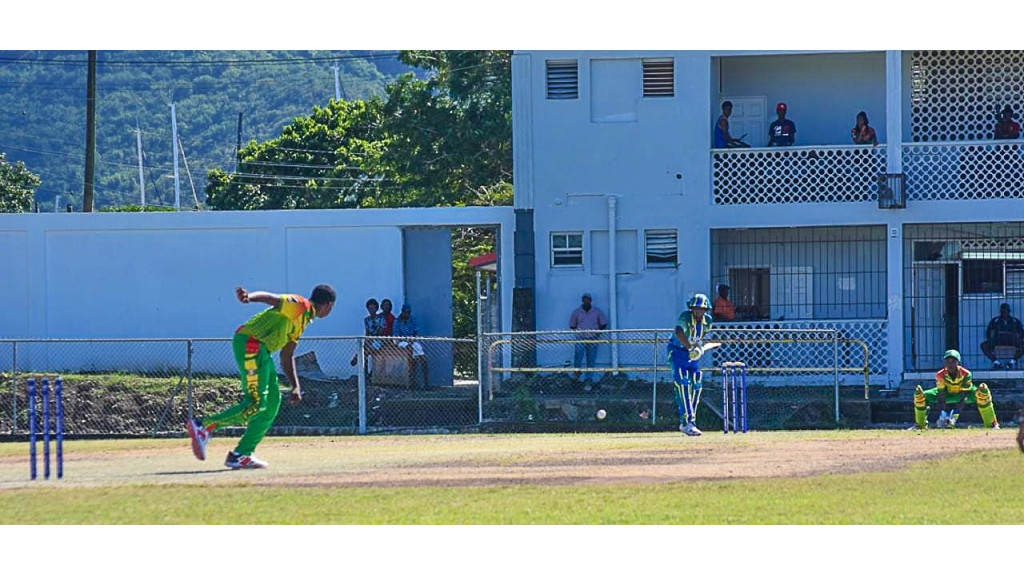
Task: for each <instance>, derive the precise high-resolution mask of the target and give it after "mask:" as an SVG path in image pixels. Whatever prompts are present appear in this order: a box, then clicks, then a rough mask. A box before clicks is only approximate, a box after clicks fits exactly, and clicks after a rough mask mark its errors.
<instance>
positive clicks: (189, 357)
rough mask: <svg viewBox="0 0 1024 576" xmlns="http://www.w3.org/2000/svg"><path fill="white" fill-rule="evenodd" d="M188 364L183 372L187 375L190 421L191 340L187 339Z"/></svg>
mask: <svg viewBox="0 0 1024 576" xmlns="http://www.w3.org/2000/svg"><path fill="white" fill-rule="evenodd" d="M187 350H188V364H187V365H186V368H185V373H186V374H187V376H188V421H189V422H191V421H192V419H193V412H192V398H193V396H192V340H189V341H188V348H187Z"/></svg>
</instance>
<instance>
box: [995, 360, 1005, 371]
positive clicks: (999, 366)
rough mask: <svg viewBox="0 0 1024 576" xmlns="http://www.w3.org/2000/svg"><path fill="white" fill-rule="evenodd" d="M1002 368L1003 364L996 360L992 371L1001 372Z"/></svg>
mask: <svg viewBox="0 0 1024 576" xmlns="http://www.w3.org/2000/svg"><path fill="white" fill-rule="evenodd" d="M1002 367H1003V363H1002V362H1000V361H999V360H996V361H995V362H993V363H992V369H993V370H999V369H1000V368H1002Z"/></svg>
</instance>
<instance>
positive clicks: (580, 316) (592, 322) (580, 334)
mask: <svg viewBox="0 0 1024 576" xmlns="http://www.w3.org/2000/svg"><path fill="white" fill-rule="evenodd" d="M607 327H608V317H607V316H605V315H604V312H603V311H601V309H600V308H597V307H596V306H594V305H593V298H592V297H591V296H590V293H588V292H584V293H583V302H582V304H581V305H580V307H579V308H577V309H575V310H573V311H572V316H570V317H569V328H571V329H572V330H575V331H576V339H577V340H594V339H597V338H598V337H599V336H600V335H599V334H598V333H597V331H598V330H604V329H605V328H607ZM584 356H586V362H587V368H594V367H595V366H596V364H595V361H596V360H597V342H580V343H579V344H576V346H575V349H574V350H573V360H572V364H573V366H574V367H576V368H580V367H581V365H582V364H583V357H584ZM593 374H595V373H594V372H591V373H589V374H583V373H577V375H576V377H577V378H578V379H579V380H581V381H583V382H584V383H585V384H586V385H585V386H584V388H583V390H584V391H585V392H590V384H591V382H592V381H593V380H594V379H595V378H596V376H593Z"/></svg>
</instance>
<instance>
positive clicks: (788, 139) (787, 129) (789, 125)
mask: <svg viewBox="0 0 1024 576" xmlns="http://www.w3.org/2000/svg"><path fill="white" fill-rule="evenodd" d="M788 109H789V108H788V107H787V106H786V103H785V102H779V103H778V104H776V105H775V113H776V114H778V116H779V119H778V120H776V121H775V122H772V123H771V125H770V126H768V145H769V146H792V145H793V144H796V124H795V123H794V122H793V121H792V120H788V119H786V111H787V110H788Z"/></svg>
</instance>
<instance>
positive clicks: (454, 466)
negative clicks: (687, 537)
mask: <svg viewBox="0 0 1024 576" xmlns="http://www.w3.org/2000/svg"><path fill="white" fill-rule="evenodd" d="M220 442H223V444H222V445H221V446H218V447H217V448H216V449H213V450H211V452H210V459H209V460H207V461H206V462H197V461H196V460H195V459H193V458H191V454H190V452H189V450H188V447H187V443H186V442H181V443H180V444H181V445H180V446H179V445H178V444H179V443H168V442H164V443H163V444H161V445H159V446H155V447H154V448H153V449H150V450H146V449H142V450H140V449H139V447H138V446H133V447H131V448H127V449H124V450H117V449H116V448H115V449H112V450H93V451H89V452H83V453H79V454H75V451H74V447H73V446H72V447H71V449H70V450H69V457H68V463H67V466H66V468H67V470H68V474H67V476H66V478H65V481H64V484H65V485H66V486H73V485H86V486H97V485H100V486H104V485H118V484H152V483H177V484H181V483H203V484H215V485H224V484H244V485H248V486H290V487H335V486H343V487H376V488H380V487H443V486H451V487H455V486H485V487H497V486H514V485H604V484H658V483H670V482H684V481H696V480H729V479H742V478H786V477H808V476H817V475H826V474H853V473H861V472H879V471H887V470H894V469H899V468H903V467H905V466H907V465H908V464H909V463H911V462H916V461H921V460H932V459H939V458H945V457H949V456H954V455H958V454H963V453H967V452H974V451H980V450H1003V449H1007V450H1009V449H1015V444H1014V439H1013V433H1012V432H1011V431H983V430H963V431H930V432H926V433H920V434H919V433H914V432H897V431H863V432H819V433H815V432H808V433H802V432H795V433H794V432H777V433H771V432H769V433H752V434H747V435H740V436H724V435H716V434H706V435H704V436H703V437H700V438H683V437H680V436H679V435H676V434H671V435H670V434H635V435H625V434H623V435H598V434H594V435H576V436H558V437H551V436H543V435H536V436H516V437H513V436H508V435H505V436H489V437H488V436H469V435H467V436H446V437H437V436H435V437H410V436H402V437H386V438H381V437H377V438H345V439H340V440H339V439H323V438H310V439H295V438H288V439H276V438H275V439H269V440H268V441H267V442H265V443H264V444H263V445H262V446H261V447H260V452H259V455H260V456H261V457H263V458H265V459H267V460H268V461H270V462H271V465H272V467H271V469H269V470H257V471H240V472H234V473H230V474H208V473H205V472H207V471H211V470H219V469H222V468H221V463H220V460H221V459H222V458H223V456H222V454H223V452H222V448H223V449H225V451H226V448H228V444H229V443H233V441H232V440H230V439H221V440H220ZM13 464H14V462H12V461H10V459H7V458H4V459H0V488H11V487H17V486H19V485H20V486H21V487H24V486H25V485H26V484H25V483H23V479H24V476H25V474H24V470H22V468H27V466H26V464H27V462H25V461H21V462H18V466H17V470H14V469H13V467H12V465H13Z"/></svg>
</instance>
